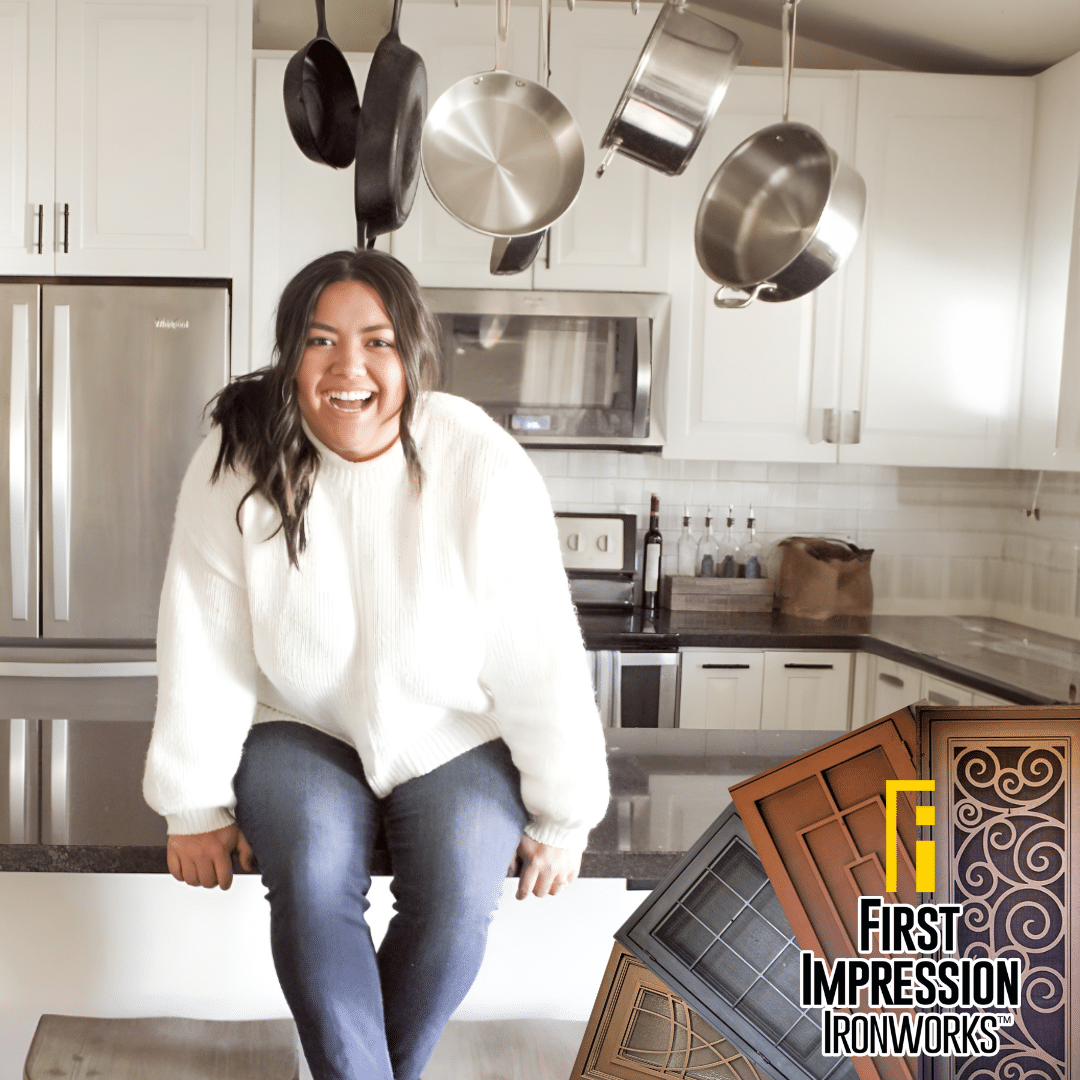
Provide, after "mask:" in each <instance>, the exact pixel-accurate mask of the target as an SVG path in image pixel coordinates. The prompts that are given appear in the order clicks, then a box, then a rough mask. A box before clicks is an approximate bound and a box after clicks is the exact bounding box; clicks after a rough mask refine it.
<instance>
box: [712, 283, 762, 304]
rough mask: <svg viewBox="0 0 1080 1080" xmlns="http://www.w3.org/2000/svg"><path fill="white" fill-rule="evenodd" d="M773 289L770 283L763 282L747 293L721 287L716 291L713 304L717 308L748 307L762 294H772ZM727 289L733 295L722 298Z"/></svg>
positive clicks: (742, 290)
mask: <svg viewBox="0 0 1080 1080" xmlns="http://www.w3.org/2000/svg"><path fill="white" fill-rule="evenodd" d="M775 288H776V286H775V285H774V284H773V283H772V282H771V281H763V282H761V284H760V285H755V286H754V287H753V288H752V289H751V290H750V291H749V292H748V291H747V290H746V289H735V288H732V287H731V286H730V285H721V286H720V288H719V289H717V290H716V295H715V296H714V297H713V303H714V304H715V305H716V306H717V307H718V308H744V307H749V306H750V304H751V303H753V301H755V300H756V299H757V298H758V297H759V296H760V295H761V294H762V293H763V292H772V291H773V290H774V289H775ZM728 289H730V290H731V292H732V293H734V295H733V296H724V293H725V291H727V290H728Z"/></svg>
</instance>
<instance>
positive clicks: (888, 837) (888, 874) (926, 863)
mask: <svg viewBox="0 0 1080 1080" xmlns="http://www.w3.org/2000/svg"><path fill="white" fill-rule="evenodd" d="M933 790H934V781H933V780H887V781H886V782H885V888H886V890H888V891H889V892H891V893H895V892H896V793H897V792H898V791H933ZM915 824H916V826H918V825H933V824H934V808H933V807H932V806H916V807H915ZM915 891H916V892H921V893H932V892H933V891H934V841H933V840H916V841H915Z"/></svg>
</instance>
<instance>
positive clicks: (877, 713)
mask: <svg viewBox="0 0 1080 1080" xmlns="http://www.w3.org/2000/svg"><path fill="white" fill-rule="evenodd" d="M867 666H868V678H867V688H866V702H867V703H866V707H865V710H864V711H863V712H862V713H860V714H859V716H853V719H852V727H858V726H860V725H861V724H864V723H870V722H872V721H874V720H878V719H880V718H881V717H883V716H888V715H890V714H891V713H894V712H896V711H897V710H898V709H903V708H905V707H906V706H908V705H913V704H915V702H917V701H922V700H923V699H926V700H927V701H928V702H929V703H930V704H931V705H1007V704H1009V702H1007V701H1006V700H1005V699H1004V698H999V697H995V696H994V695H992V694H983V693H979V692H976V691H974V690H971V689H969V688H968V687H966V686H961V685H960V684H959V683H955V682H953V681H952V680H950V679H943V678H941V677H940V676H939V675H931V674H930V673H929V672H926V671H920V670H919V669H918V668H914V667H911V666H910V665H909V664H901V663H900V662H899V661H896V660H887V659H886V658H885V657H883V656H867Z"/></svg>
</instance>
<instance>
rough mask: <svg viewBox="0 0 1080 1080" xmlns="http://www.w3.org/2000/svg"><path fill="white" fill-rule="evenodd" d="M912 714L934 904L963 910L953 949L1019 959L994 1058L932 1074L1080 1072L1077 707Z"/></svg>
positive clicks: (939, 1061) (936, 1063)
mask: <svg viewBox="0 0 1080 1080" xmlns="http://www.w3.org/2000/svg"><path fill="white" fill-rule="evenodd" d="M918 716H919V723H920V734H921V736H922V747H923V773H924V775H926V776H928V777H929V778H930V779H932V780H933V781H934V796H933V797H934V807H935V815H936V820H935V826H936V828H935V832H934V836H935V840H936V841H937V842H936V844H935V855H936V866H935V884H936V886H937V890H936V892H935V893H934V900H935V902H937V903H939V904H944V903H962V904H963V905H964V913H963V916H962V918H961V919H960V923H959V926H958V930H957V955H958V956H959V957H973V958H980V957H987V958H990V959H996V958H1001V957H1018V958H1019V959H1020V962H1021V968H1020V971H1021V974H1020V1007H1019V1008H1018V1009H1014V1010H1009V1011H1011V1012H1012V1013H1013V1017H1014V1022H1013V1024H1012V1025H1010V1026H1007V1027H1002V1028H999V1029H998V1032H997V1036H998V1039H999V1050H998V1053H997V1054H995V1055H994V1056H992V1057H964V1058H962V1057H955V1058H933V1059H930V1060H931V1063H932V1071H931V1072H930V1074H929V1075H930V1076H931V1077H932V1078H933V1080H976V1078H978V1080H993V1078H1000V1080H1006V1078H1010V1080H1011V1078H1013V1077H1015V1078H1017V1080H1019V1078H1023V1077H1038V1078H1039V1080H1044V1078H1047V1077H1049V1078H1060V1080H1067V1078H1069V1077H1075V1076H1080V1017H1078V1014H1077V1010H1078V1008H1080V1004H1078V998H1077V996H1076V995H1077V989H1076V988H1078V987H1080V938H1078V936H1077V933H1076V922H1075V920H1076V917H1077V913H1078V912H1080V885H1078V883H1077V870H1078V869H1080V807H1078V806H1077V798H1076V790H1077V789H1076V787H1075V785H1076V782H1077V778H1078V776H1080V710H1078V709H1077V708H1076V707H1075V706H1073V707H1061V706H1041V707H1034V708H997V709H986V708H978V707H976V708H927V707H920V708H919V709H918ZM988 1011H990V1012H1001V1011H1002V1010H1001V1009H997V1008H988Z"/></svg>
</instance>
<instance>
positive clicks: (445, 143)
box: [420, 0, 585, 237]
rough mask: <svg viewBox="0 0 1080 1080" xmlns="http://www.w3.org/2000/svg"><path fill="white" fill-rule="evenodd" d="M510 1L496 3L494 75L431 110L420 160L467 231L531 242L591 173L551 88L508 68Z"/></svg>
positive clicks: (460, 87)
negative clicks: (473, 230)
mask: <svg viewBox="0 0 1080 1080" xmlns="http://www.w3.org/2000/svg"><path fill="white" fill-rule="evenodd" d="M508 12H509V0H498V19H499V22H498V33H497V35H496V48H495V70H494V71H486V72H481V73H479V74H477V75H469V76H467V77H466V78H464V79H461V80H460V81H459V82H456V83H454V85H453V86H451V87H450V89H449V90H447V91H446V92H445V93H444V94H443V95H442V96H441V97H440V98H439V99H438V100H437V101H436V102H435V104H434V105H433V106H432V107H431V111H430V112H429V113H428V116H427V120H426V121H425V122H424V131H423V135H422V137H421V141H420V158H421V162H422V163H423V166H424V176H425V177H426V178H427V182H428V186H429V187H430V188H431V193H432V194H433V195H434V196H435V198H436V199H437V200H438V201H439V203H440V204H441V205H442V206H443V208H444V209H445V210H446V211H447V212H448V213H449V214H451V215H452V216H453V217H455V218H457V220H458V221H460V222H461V223H462V224H463V225H467V226H468V227H469V228H470V229H475V230H476V231H477V232H481V233H486V234H487V235H489V236H508V237H514V236H527V235H529V234H530V233H537V232H539V231H541V230H542V229H546V228H547V227H548V226H549V225H551V224H553V223H554V222H555V221H557V220H558V219H559V218H560V217H561V216H562V215H563V214H564V213H566V211H567V210H569V209H570V207H571V205H572V204H573V202H574V199H575V198H576V197H577V193H578V189H579V188H580V187H581V181H582V178H583V177H584V175H585V146H584V144H583V142H582V140H581V131H580V129H579V128H578V126H577V122H576V121H575V120H574V118H573V116H571V114H570V111H569V110H568V109H567V108H566V106H565V105H564V104H563V103H562V102H561V101H560V100H559V99H558V98H557V97H556V96H555V95H554V94H553V93H552V92H551V91H550V90H548V89H546V88H545V87H543V86H541V85H540V84H539V83H537V82H533V81H532V80H531V79H524V78H522V77H521V76H519V75H513V74H511V73H510V72H508V71H507V70H506V64H505V62H504V53H505V51H506V31H507V20H508Z"/></svg>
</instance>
